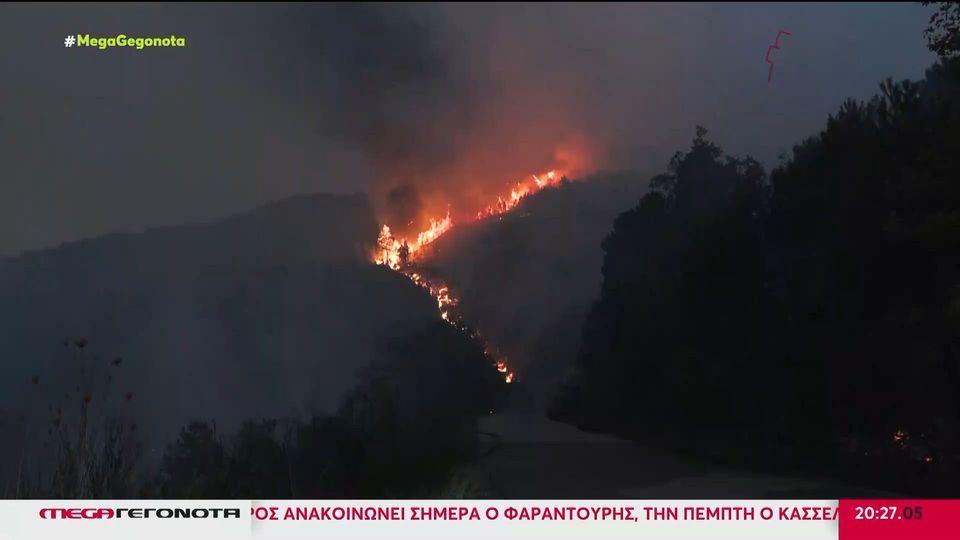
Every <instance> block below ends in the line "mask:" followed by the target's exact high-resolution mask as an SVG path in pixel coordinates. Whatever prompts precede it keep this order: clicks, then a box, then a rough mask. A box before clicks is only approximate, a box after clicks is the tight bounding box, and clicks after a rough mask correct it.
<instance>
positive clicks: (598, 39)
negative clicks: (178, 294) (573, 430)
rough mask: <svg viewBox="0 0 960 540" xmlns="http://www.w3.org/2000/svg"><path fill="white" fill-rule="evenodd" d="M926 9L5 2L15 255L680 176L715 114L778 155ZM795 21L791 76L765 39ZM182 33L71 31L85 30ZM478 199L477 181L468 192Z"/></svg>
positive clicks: (910, 39) (2, 172) (5, 151)
mask: <svg viewBox="0 0 960 540" xmlns="http://www.w3.org/2000/svg"><path fill="white" fill-rule="evenodd" d="M931 11H932V10H931V9H930V8H924V7H922V6H920V5H918V4H916V3H911V4H866V3H860V4H808V3H797V4H757V3H749V4H686V5H685V4H668V5H667V4H663V5H660V4H615V5H601V4H556V5H549V4H547V5H543V4H535V5H534V4H526V5H525V4H497V5H459V4H458V5H454V4H450V5H413V6H403V5H382V6H381V5H367V6H361V7H357V6H331V5H316V6H315V5H306V4H295V5H282V4H263V5H256V4H238V5H229V4H170V5H160V4H142V5H141V4H138V5H122V4H121V5H118V4H88V5H83V4H69V5H66V4H65V5H54V4H43V5H41V4H37V5H28V4H4V5H0V77H2V79H0V80H2V84H0V179H2V181H0V253H3V254H12V253H16V252H18V251H20V250H22V249H31V248H39V247H46V246H52V245H56V244H58V243H60V242H62V241H66V240H74V239H79V238H84V237H89V236H93V235H98V234H103V233H107V232H111V231H117V230H138V229H141V228H143V227H146V226H155V225H170V224H179V223H184V222H187V221H195V220H206V219H211V218H215V217H219V216H222V215H225V214H228V213H230V212H233V211H237V210H242V209H246V208H249V207H251V206H254V205H257V204H259V203H262V202H266V201H269V200H274V199H278V198H282V197H285V196H288V195H293V194H298V193H307V192H334V193H351V192H356V191H369V192H371V193H372V194H373V195H374V196H375V198H377V199H378V200H379V198H381V196H382V194H383V193H384V192H385V191H386V190H388V189H391V188H392V187H395V186H396V185H399V184H404V183H406V184H412V185H415V186H417V187H418V188H420V190H421V192H422V193H423V194H424V196H425V197H426V198H427V199H429V200H428V202H429V203H432V204H446V203H453V204H462V205H464V206H466V205H469V204H470V202H471V201H472V200H473V197H475V196H480V195H481V194H483V193H485V192H486V191H487V190H488V189H493V188H495V187H499V186H500V185H501V181H506V180H510V179H511V176H513V175H522V174H525V173H527V172H532V171H538V170H542V169H544V168H549V167H552V166H557V165H560V166H563V165H564V161H566V162H567V163H566V165H568V166H574V167H579V168H581V169H583V170H594V169H611V168H621V167H642V168H644V169H649V168H652V167H656V168H661V167H662V166H663V165H664V164H665V162H666V160H667V159H668V158H669V156H670V155H671V154H672V153H673V152H674V151H676V150H678V149H682V148H684V147H685V145H686V144H688V142H689V140H690V139H691V138H692V137H693V133H694V126H695V125H697V124H701V125H704V126H706V127H707V128H709V129H710V130H711V132H712V134H713V137H714V138H715V140H716V141H717V142H718V143H719V144H721V145H722V146H724V147H725V148H726V149H727V150H729V151H731V152H734V153H737V154H743V153H750V154H753V155H755V156H756V157H758V158H760V159H762V160H763V161H765V162H766V163H767V165H768V166H769V165H773V164H775V157H776V156H777V155H778V154H779V153H780V152H782V151H785V150H788V149H789V148H790V146H791V145H792V144H793V143H795V142H798V141H799V140H800V139H801V138H802V137H805V136H808V135H812V134H814V133H815V132H816V131H818V130H819V129H820V128H821V127H822V126H823V125H824V122H825V119H826V116H827V114H829V113H831V112H833V111H835V110H836V109H837V108H838V107H839V105H840V103H841V101H842V100H843V99H845V98H847V97H857V98H867V97H869V96H870V95H871V94H872V93H874V92H875V90H876V88H877V83H878V82H879V81H880V80H881V79H883V78H885V77H888V76H889V77H893V78H894V79H903V78H918V77H920V76H921V75H922V73H923V70H924V69H925V68H926V67H927V66H928V65H929V64H930V63H931V62H932V61H933V59H934V57H933V55H932V54H931V53H929V52H928V51H927V50H926V48H925V44H924V40H923V37H922V31H923V29H924V28H925V26H926V21H927V18H928V16H929V14H930V12H931ZM779 30H788V31H790V32H792V33H793V35H792V36H790V37H786V38H783V40H782V49H781V50H780V51H776V52H775V53H774V54H775V58H776V61H777V65H776V68H775V72H774V79H773V84H771V85H768V84H767V68H768V65H767V64H766V63H765V62H764V55H765V53H766V50H767V46H768V45H769V44H770V42H771V41H772V40H773V38H774V36H775V35H776V34H777V32H778V31H779ZM83 33H89V34H91V35H103V36H110V35H116V34H120V33H125V34H127V35H131V36H134V35H143V36H152V35H164V36H165V35H169V34H176V35H180V36H184V37H186V40H187V46H186V47H185V48H182V49H147V50H143V51H136V50H131V49H123V50H121V49H107V50H103V51H100V50H95V49H88V48H79V47H76V46H74V47H72V48H66V47H64V44H63V40H64V38H65V37H66V36H67V35H69V34H83ZM468 193H469V195H468Z"/></svg>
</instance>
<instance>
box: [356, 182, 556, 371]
mask: <svg viewBox="0 0 960 540" xmlns="http://www.w3.org/2000/svg"><path fill="white" fill-rule="evenodd" d="M564 178H565V177H564V175H563V174H562V173H561V172H558V171H555V170H552V171H548V172H545V173H543V174H540V175H536V174H533V175H530V178H527V179H524V180H521V181H519V182H517V183H516V185H514V186H513V187H512V188H511V189H510V193H509V194H504V195H501V196H499V197H497V201H496V202H495V203H493V204H490V205H488V206H486V207H485V208H483V209H481V210H479V211H477V212H476V214H474V216H473V218H472V219H470V220H469V221H477V220H481V219H486V218H488V217H493V216H498V215H501V214H505V213H507V212H509V211H511V210H513V209H514V208H516V206H517V205H518V204H520V201H522V200H523V199H524V198H525V197H527V196H529V195H532V194H534V193H536V192H538V191H540V190H541V189H544V188H547V187H551V186H555V185H557V184H559V183H560V182H561V181H562V180H563V179H564ZM453 227H454V221H453V218H452V217H451V215H450V211H449V210H448V211H447V213H446V215H445V216H443V217H442V218H437V217H432V218H430V226H429V227H428V228H427V229H426V230H424V231H421V232H420V233H418V234H417V236H416V238H415V239H409V240H408V239H407V238H400V237H396V236H394V235H393V233H392V232H391V230H390V227H388V226H387V225H384V226H383V227H382V228H381V229H380V235H379V237H378V238H377V249H376V251H375V252H374V254H373V261H374V262H375V263H376V264H379V265H383V266H387V267H389V268H391V269H393V270H395V271H397V272H400V273H402V274H403V275H405V276H407V277H408V278H410V280H411V281H413V282H414V283H416V284H417V285H419V286H420V287H423V288H424V289H426V290H428V291H430V295H431V296H433V297H434V298H436V299H437V310H438V311H439V312H440V317H441V318H443V320H445V321H447V322H448V323H450V324H451V325H453V326H454V327H456V328H458V329H460V330H461V331H464V332H467V333H469V334H470V336H471V337H472V338H474V339H477V340H480V341H481V343H483V344H484V352H485V353H486V354H487V355H488V356H489V357H490V358H491V363H492V364H493V365H494V366H496V368H497V371H499V372H500V373H502V374H503V378H504V381H505V382H507V383H511V382H513V380H514V377H515V375H514V373H513V371H512V370H510V368H509V367H508V365H507V359H506V358H496V357H495V353H493V352H491V347H489V346H488V344H487V342H486V341H485V340H484V339H483V338H482V336H480V334H479V332H477V331H475V330H472V329H470V328H469V327H468V326H467V325H466V324H465V323H464V322H463V320H462V319H461V318H460V316H459V314H458V313H457V306H458V305H459V303H460V302H459V300H458V299H457V298H456V296H453V295H452V293H451V291H450V287H449V286H448V285H447V284H446V283H445V282H444V281H443V280H441V279H439V278H435V277H430V278H428V277H425V276H424V275H423V274H422V273H421V272H419V271H418V270H417V268H416V261H417V259H419V258H422V257H423V256H424V254H425V250H424V248H425V247H426V246H428V245H430V244H431V243H433V242H435V241H436V240H437V239H438V238H440V237H441V236H443V235H444V234H446V233H447V231H449V230H450V229H452V228H453Z"/></svg>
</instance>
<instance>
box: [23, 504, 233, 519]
mask: <svg viewBox="0 0 960 540" xmlns="http://www.w3.org/2000/svg"><path fill="white" fill-rule="evenodd" d="M40 518H41V519H123V518H128V519H153V518H158V519H211V518H212V519H224V518H236V519H240V509H239V508H110V507H100V508H41V509H40Z"/></svg>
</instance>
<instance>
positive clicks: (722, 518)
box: [0, 499, 960, 540]
mask: <svg viewBox="0 0 960 540" xmlns="http://www.w3.org/2000/svg"><path fill="white" fill-rule="evenodd" d="M0 519H2V523H3V524H2V526H0V539H7V538H10V539H14V538H16V539H21V538H24V539H26V538H29V539H34V538H36V539H46V538H50V539H54V538H56V539H61V538H96V539H98V540H99V539H112V538H117V539H121V538H122V539H124V540H127V539H129V538H136V539H137V540H148V539H154V538H156V539H164V540H168V539H170V538H177V537H182V538H185V539H186V538H203V539H204V540H213V539H217V538H230V539H236V538H246V537H250V538H265V539H270V538H304V539H307V538H309V539H316V538H378V537H395V536H396V535H400V536H401V537H408V535H409V536H411V537H412V536H414V535H416V537H417V538H420V539H424V540H429V539H431V538H436V539H443V540H447V539H449V538H451V537H453V538H456V539H457V540H468V539H474V538H476V539H484V540H490V538H496V539H497V540H509V539H513V538H516V539H521V538H522V539H524V540H528V539H529V538H550V539H551V540H556V539H565V538H570V539H574V538H575V539H577V540H581V539H582V538H586V537H599V538H604V539H619V538H624V539H626V538H629V539H631V540H636V539H638V538H653V539H689V538H704V539H714V538H716V539H728V538H729V539H736V540H750V539H758V540H759V539H763V540H768V539H770V538H777V539H778V540H780V539H782V540H788V539H798V540H799V539H803V540H818V539H824V540H836V539H838V538H839V539H840V540H866V539H869V540H888V539H911V540H946V539H948V538H949V539H956V538H958V537H960V500H846V499H844V500H840V501H837V500H795V501H764V500H712V501H711V500H702V501H697V500H632V501H631V500H602V501H582V500H581V501H564V500H557V501H554V500H489V501H488V500H473V501H455V500H451V501H438V500H414V501H356V500H351V501H347V500H288V501H249V500H223V501H216V500H212V501H176V500H174V501H169V500H167V501H164V500H123V501H117V500H104V501H64V500H37V501H0ZM587 535H589V536H587Z"/></svg>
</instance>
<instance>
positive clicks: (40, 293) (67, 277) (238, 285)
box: [0, 195, 436, 452]
mask: <svg viewBox="0 0 960 540" xmlns="http://www.w3.org/2000/svg"><path fill="white" fill-rule="evenodd" d="M376 230H377V228H376V222H375V221H374V218H373V216H372V213H371V211H370V207H369V204H368V201H367V199H366V198H365V197H364V196H347V197H341V196H326V195H322V196H321V195H318V196H303V197H296V198H292V199H288V200H284V201H281V202H278V203H274V204H270V205H266V206H263V207H261V208H258V209H256V210H254V211H251V212H248V213H244V214H241V215H236V216H233V217H230V218H227V219H224V220H222V221H218V222H213V223H207V224H196V225H188V226H182V227H169V228H163V229H156V230H150V231H146V232H143V233H139V234H123V235H112V236H107V237H102V238H95V239H91V240H85V241H82V242H76V243H70V244H65V245H63V246H60V247H58V248H54V249H49V250H44V251H37V252H30V253H25V254H23V255H21V256H19V257H14V258H9V259H6V260H4V261H3V262H2V264H0V297H3V298H4V301H3V302H2V304H0V325H2V327H3V328H4V329H5V331H4V332H3V333H0V350H2V351H3V355H4V358H5V360H4V361H3V362H2V363H0V411H3V415H2V417H0V422H2V424H3V425H2V426H0V429H3V430H4V431H5V433H6V435H4V438H6V439H7V440H15V439H13V438H12V435H10V433H15V434H16V435H17V436H18V437H19V436H20V435H22V433H21V431H22V430H21V429H20V427H21V426H22V425H23V415H24V414H32V417H31V418H29V420H30V422H33V423H34V424H35V425H36V426H37V427H35V428H34V430H35V431H36V432H37V433H38V434H39V433H42V431H44V430H45V428H44V427H43V426H44V424H45V422H46V420H45V417H46V416H47V415H49V414H51V411H53V410H56V408H58V407H61V406H63V407H65V408H67V409H70V408H71V407H73V406H74V405H75V404H74V403H72V402H68V403H63V402H64V400H65V399H67V400H69V399H73V398H64V394H65V393H66V392H67V391H71V390H74V389H75V388H73V386H74V385H79V384H81V383H78V382H77V381H83V380H87V379H85V377H93V376H95V377H101V378H103V377H106V376H107V375H106V373H107V371H108V370H109V372H110V376H111V377H113V375H114V374H115V375H116V377H115V378H113V380H112V382H111V383H110V384H112V389H111V392H112V393H114V394H115V393H118V392H119V393H121V394H125V393H126V392H130V394H131V399H130V400H129V401H128V402H125V403H121V404H120V405H119V406H122V407H124V409H125V410H126V411H127V413H128V414H129V415H130V416H131V417H132V418H134V419H136V421H137V422H138V424H139V425H140V426H144V427H143V430H145V431H146V433H145V435H146V436H147V447H148V448H149V451H150V452H158V451H159V449H160V448H161V446H162V445H163V444H165V443H166V442H168V441H169V440H170V439H171V438H172V436H173V435H174V434H175V433H176V431H177V430H178V429H180V427H182V426H183V425H184V424H185V423H186V422H187V421H189V420H191V419H193V418H201V419H208V420H214V421H216V422H217V424H218V426H220V427H221V428H222V429H230V428H231V426H234V425H236V423H237V422H239V421H241V420H244V419H248V418H262V417H269V416H282V415H286V414H298V413H299V414H305V413H308V412H315V411H329V410H331V409H332V408H334V407H335V406H336V405H337V404H338V403H339V402H340V401H341V400H342V398H343V396H344V394H345V393H346V392H347V391H348V390H349V389H350V388H351V387H352V386H353V385H354V383H355V376H356V372H357V370H358V369H360V368H361V367H364V366H366V365H367V364H368V363H369V362H370V360H371V359H372V358H374V356H375V354H376V351H375V349H376V347H377V344H378V343H379V340H380V339H381V338H383V337H384V336H389V335H391V334H392V333H395V332H400V331H402V328H407V327H412V326H416V325H417V324H418V323H423V322H425V321H431V320H434V319H435V318H436V312H435V311H434V310H433V309H432V306H431V300H430V298H429V296H427V295H426V294H425V293H424V292H423V291H422V290H421V289H419V288H417V287H415V286H414V285H412V284H411V283H410V282H409V281H408V280H406V279H405V278H403V277H402V276H399V275H396V274H394V273H392V272H390V271H388V270H385V269H383V268H379V267H374V266H373V265H370V264H368V263H367V262H366V260H365V257H364V255H365V254H366V252H367V249H368V247H367V246H368V243H369V241H370V239H372V238H375V237H376ZM395 306H403V308H402V309H395ZM81 338H82V339H85V340H88V342H89V343H88V344H86V345H85V346H84V347H83V350H82V351H80V352H81V353H82V354H84V355H87V356H89V357H91V358H92V357H94V356H95V357H99V360H98V361H97V362H93V365H95V366H97V367H96V368H95V369H96V370H99V372H98V373H90V372H89V371H90V369H89V368H88V372H87V373H78V368H77V366H78V365H79V364H77V359H76V356H77V352H78V351H77V350H76V349H77V347H76V345H75V343H76V340H77V339H81ZM65 340H67V341H65ZM115 358H120V359H122V363H121V365H120V366H112V365H111V364H110V363H111V362H112V361H113V360H114V359H115ZM34 377H36V378H37V379H36V381H37V384H31V382H32V381H33V378H34ZM104 392H106V390H104ZM93 398H94V399H105V398H106V396H99V395H94V396H93ZM121 401H122V400H121ZM31 410H32V413H28V411H31ZM8 437H10V438H8ZM4 447H5V449H6V451H8V452H10V451H15V452H19V451H20V445H19V444H17V445H4Z"/></svg>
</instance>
